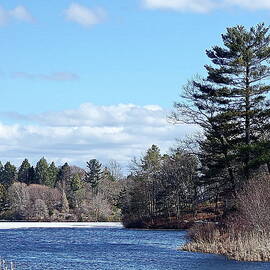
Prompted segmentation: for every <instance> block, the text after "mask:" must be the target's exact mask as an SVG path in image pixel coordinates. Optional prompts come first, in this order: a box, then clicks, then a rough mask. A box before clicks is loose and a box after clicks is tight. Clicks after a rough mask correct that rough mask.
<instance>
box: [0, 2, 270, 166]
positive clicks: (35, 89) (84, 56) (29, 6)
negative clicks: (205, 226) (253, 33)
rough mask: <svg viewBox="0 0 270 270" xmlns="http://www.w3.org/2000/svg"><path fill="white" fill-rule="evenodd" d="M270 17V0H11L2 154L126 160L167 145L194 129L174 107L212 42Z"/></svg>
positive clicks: (4, 6) (4, 8)
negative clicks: (179, 120)
mask: <svg viewBox="0 0 270 270" xmlns="http://www.w3.org/2000/svg"><path fill="white" fill-rule="evenodd" d="M269 19H270V2H269V1H268V0H257V1H251V0H216V1H214V0H209V1H208V0H189V1H187V0H129V1H127V0H117V1H114V0H111V1H108V0H107V1H105V0H98V1H97V0H96V1H94V0H77V1H68V0H61V1H42V0H27V1H25V0H21V1H18V0H12V1H1V2H0V35H1V43H0V52H1V66H0V72H1V73H0V74H1V77H0V80H1V99H0V108H1V109H0V115H1V118H0V122H1V126H0V139H1V138H2V145H0V153H1V156H2V160H4V161H5V160H11V161H13V162H15V163H16V162H17V163H19V162H20V160H21V159H22V158H24V157H28V158H29V159H30V160H33V161H36V160H37V159H38V158H39V157H41V156H45V157H47V158H48V159H56V160H59V162H62V161H65V160H67V161H70V162H71V163H72V162H73V163H76V164H81V162H82V161H85V160H88V159H89V158H93V157H97V158H99V159H101V160H102V161H104V162H106V161H107V160H109V159H113V158H114V157H117V158H118V159H120V162H121V163H122V164H126V163H127V160H128V159H130V158H131V157H132V155H134V154H135V155H137V154H140V153H141V152H143V151H144V150H145V149H146V148H147V147H149V146H150V145H151V144H152V143H157V144H159V145H160V146H161V148H162V150H164V151H166V150H167V149H168V147H169V145H171V144H173V142H174V139H175V138H176V137H179V136H180V137H181V136H184V134H185V133H187V132H191V131H193V129H194V128H193V127H192V128H190V127H186V126H183V125H182V126H177V127H175V126H173V127H172V126H170V125H169V124H168V123H167V122H166V115H167V113H168V111H169V110H171V109H172V105H173V102H174V101H175V100H177V98H178V95H179V93H180V90H181V86H182V85H183V84H185V82H186V81H187V80H188V79H190V78H192V76H193V75H196V74H203V72H204V70H203V65H204V64H206V63H208V59H207V57H206V56H205V53H204V52H205V49H207V48H210V47H211V46H213V45H216V44H221V37H220V35H221V34H222V33H224V32H225V29H226V27H230V26H235V25H237V24H242V25H244V26H246V27H250V26H252V25H255V24H257V23H259V22H265V23H266V24H267V23H268V22H269ZM119 104H122V105H119ZM130 104H133V105H130ZM147 105H154V106H152V107H151V106H150V107H149V106H147ZM104 112H106V113H104ZM157 112H158V113H157ZM112 113H114V114H116V115H118V116H119V119H122V120H121V121H120V122H118V121H111V119H112V118H114V116H113V115H111V114H112ZM130 115H132V116H130ZM151 117H152V118H153V119H152V120H151V121H150V120H149V119H151ZM148 118H149V119H148ZM145 119H148V120H149V121H150V122H151V123H152V124H150V122H149V121H148V120H145ZM145 121H146V122H145ZM147 121H148V122H147ZM146 123H148V128H149V130H148V131H147V132H146V133H145V134H144V135H143V136H142V137H141V130H142V129H143V128H145V125H146ZM155 123H161V124H160V125H159V126H158V128H160V129H162V131H160V130H159V131H158V130H156V129H155V128H157V126H155ZM97 127H98V128H100V129H101V130H99V131H97V130H95V129H97ZM87 128H90V129H91V130H88V131H87V132H88V133H87V132H86V135H81V133H83V132H82V129H87ZM102 128H103V129H102ZM106 128H107V129H106ZM110 128H111V130H110ZM113 128H114V129H121V128H122V129H123V132H122V133H121V132H120V131H119V132H120V133H121V134H120V133H117V132H116V131H115V130H114V131H113ZM71 129H73V133H72V134H70V133H69V132H70V130H71ZM93 130H95V132H96V133H95V132H94V131H93ZM131 130H132V131H131ZM99 132H100V134H101V135H99V134H98V133H99ZM104 132H105V133H104ZM106 132H107V133H108V134H110V137H108V138H107V137H106V134H107V133H106ZM115 132H116V133H115ZM136 132H137V134H136ZM52 134H54V135H52ZM67 134H69V137H68V138H67ZM83 134H84V133H83ZM93 134H95V135H93ZM104 134H105V135H104ZM119 134H120V135H119ZM124 135H125V136H126V137H125V136H124ZM20 136H21V137H20ZM84 136H85V137H84ZM99 136H100V137H99ZM121 136H124V137H125V138H122V137H121ZM132 136H133V137H132ZM22 137H23V138H22ZM29 138H31V143H32V144H30V143H29ZM121 138H122V139H121ZM127 138H129V139H127ZM136 138H137V139H136ZM138 138H139V139H138ZM0 141H1V140H0ZM26 145H27V146H26ZM53 149H55V151H53ZM81 149H83V152H84V154H80V153H81V152H82V150H81Z"/></svg>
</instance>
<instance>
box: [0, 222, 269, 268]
mask: <svg viewBox="0 0 270 270" xmlns="http://www.w3.org/2000/svg"><path fill="white" fill-rule="evenodd" d="M17 227H18V226H17ZM17 227H15V228H13V229H9V228H6V227H3V228H2V229H1V230H0V254H1V256H2V257H4V258H6V259H7V260H9V261H14V262H16V269H17V270H30V269H31V270H55V269H57V270H62V269H70V270H71V269H72V270H175V269H177V270H191V269H192V270H196V269H200V270H212V269H213V270H217V269H218V270H224V269H226V270H234V269H237V270H240V269H241V270H262V269H265V270H266V269H270V263H245V262H236V261H230V260H227V259H226V258H225V257H223V256H218V255H209V254H200V253H188V252H183V251H177V247H178V246H179V245H181V244H183V243H184V242H185V232H182V231H162V230H158V231H151V230H128V229H124V228H122V227H121V226H114V224H111V225H110V226H106V227H105V226H98V227H95V226H93V227H87V226H81V227H80V226H76V227H72V226H69V227H68V228H66V227H65V226H63V227H60V228H59V227H58V228H57V227H52V228H50V226H43V227H42V228H39V227H38V226H32V228H31V226H30V228H17Z"/></svg>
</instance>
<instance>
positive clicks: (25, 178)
mask: <svg viewBox="0 0 270 270" xmlns="http://www.w3.org/2000/svg"><path fill="white" fill-rule="evenodd" d="M86 165H87V166H86V170H85V169H82V168H80V167H78V166H70V165H69V164H68V163H65V164H64V165H62V166H59V167H57V166H56V165H55V163H54V162H51V163H50V164H48V162H47V161H46V159H45V158H44V157H43V158H41V159H40V160H39V161H38V162H37V164H36V166H35V167H34V166H31V164H30V163H29V161H28V160H27V159H25V160H24V161H23V162H22V164H21V165H20V166H19V168H18V169H17V168H16V166H14V165H12V164H11V163H10V162H6V163H5V164H4V166H3V165H2V163H0V215H1V218H2V219H23V220H48V221H50V220H57V221H60V220H76V221H78V220H84V221H97V220H99V221H102V220H104V221H105V220H119V218H120V217H119V215H120V214H119V209H118V208H117V207H116V206H115V205H116V200H117V195H118V192H119V190H120V181H119V180H120V178H121V177H122V176H121V171H120V166H119V164H118V163H117V162H115V161H111V162H110V163H109V166H108V167H104V166H103V165H102V164H101V163H100V162H99V161H98V160H96V159H91V160H90V161H88V162H87V164H86Z"/></svg>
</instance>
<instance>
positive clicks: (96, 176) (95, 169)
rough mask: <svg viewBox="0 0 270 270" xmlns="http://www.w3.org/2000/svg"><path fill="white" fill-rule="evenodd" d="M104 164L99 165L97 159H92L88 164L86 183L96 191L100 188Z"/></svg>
mask: <svg viewBox="0 0 270 270" xmlns="http://www.w3.org/2000/svg"><path fill="white" fill-rule="evenodd" d="M101 166H102V164H101V163H99V161H98V160H96V159H91V160H90V161H88V162H87V169H88V171H87V172H86V175H85V181H86V182H87V183H89V184H90V185H91V187H92V188H93V189H96V188H97V186H98V183H99V181H100V180H101V176H102V170H101Z"/></svg>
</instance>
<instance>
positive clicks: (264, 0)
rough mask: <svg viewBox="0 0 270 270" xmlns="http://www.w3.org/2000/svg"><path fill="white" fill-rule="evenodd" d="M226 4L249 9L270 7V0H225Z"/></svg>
mask: <svg viewBox="0 0 270 270" xmlns="http://www.w3.org/2000/svg"><path fill="white" fill-rule="evenodd" d="M224 2H225V4H227V5H231V6H238V7H241V8H247V9H252V10H255V9H270V1H269V0H256V1H254V0H224Z"/></svg>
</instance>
